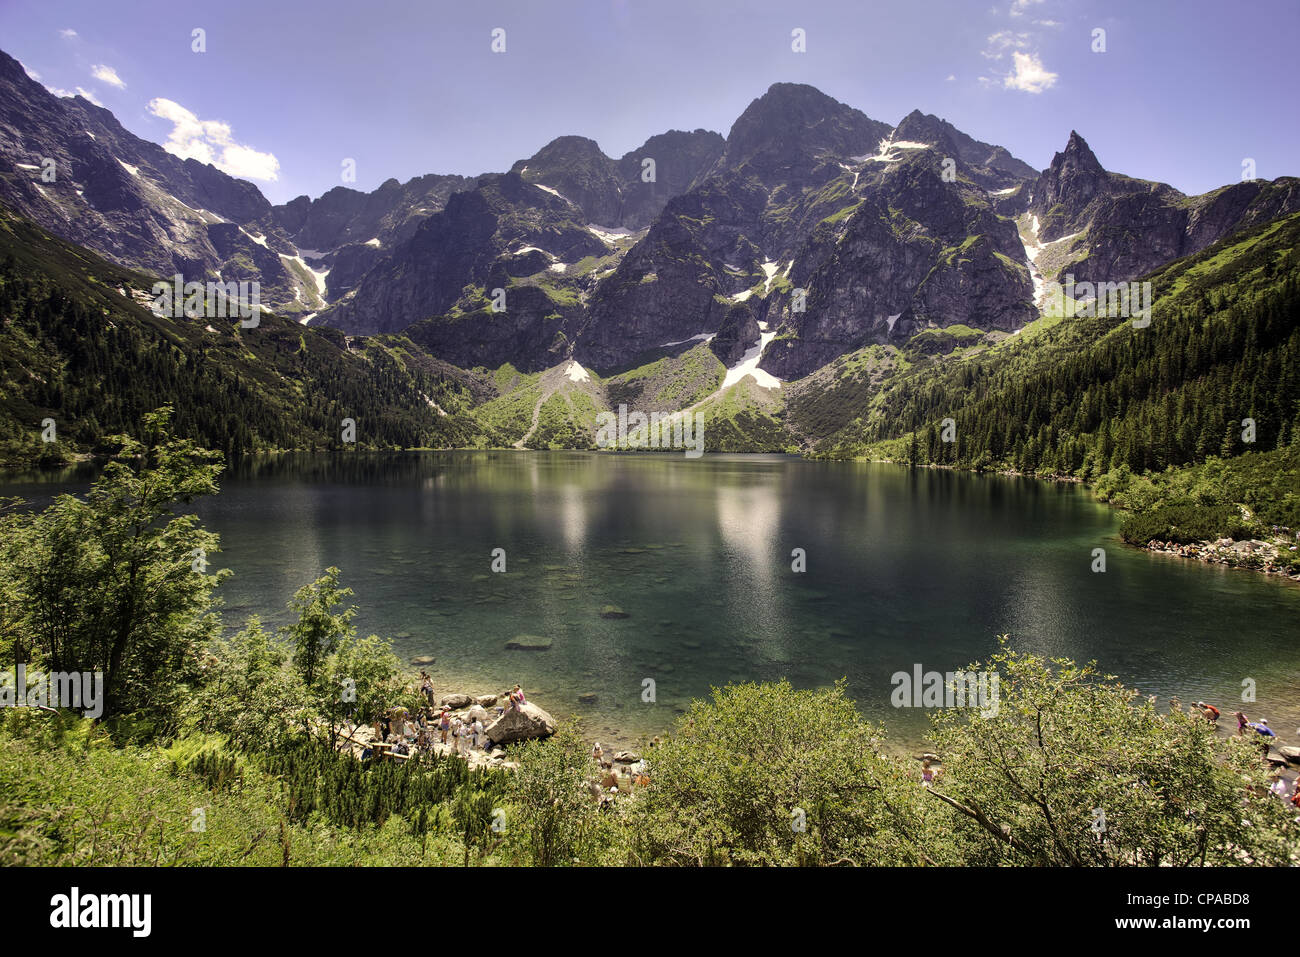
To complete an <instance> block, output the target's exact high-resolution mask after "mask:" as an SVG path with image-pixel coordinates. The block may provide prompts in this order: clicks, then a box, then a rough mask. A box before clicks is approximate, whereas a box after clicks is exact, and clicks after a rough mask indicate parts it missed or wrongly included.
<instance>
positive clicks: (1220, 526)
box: [1119, 505, 1253, 545]
mask: <svg viewBox="0 0 1300 957" xmlns="http://www.w3.org/2000/svg"><path fill="white" fill-rule="evenodd" d="M1252 533H1253V530H1252V528H1251V525H1250V523H1249V522H1247V521H1246V520H1245V519H1244V518H1242V516H1241V512H1240V511H1239V510H1238V509H1237V508H1236V507H1235V506H1232V505H1162V506H1160V507H1158V508H1155V509H1153V510H1151V511H1150V512H1139V513H1138V514H1135V515H1129V516H1127V517H1126V518H1125V519H1124V521H1123V523H1122V524H1121V525H1120V530H1119V534H1120V537H1121V538H1123V539H1124V541H1126V542H1128V543H1129V544H1131V545H1145V544H1147V542H1150V541H1151V540H1153V539H1155V540H1157V541H1162V542H1178V543H1180V544H1184V545H1186V544H1190V543H1192V542H1203V541H1212V540H1214V539H1217V538H1233V539H1239V538H1250V537H1251V535H1252Z"/></svg>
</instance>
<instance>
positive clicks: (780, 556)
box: [0, 452, 1300, 744]
mask: <svg viewBox="0 0 1300 957" xmlns="http://www.w3.org/2000/svg"><path fill="white" fill-rule="evenodd" d="M69 487H71V488H73V489H74V490H76V489H79V488H83V487H84V483H74V484H72V485H71V486H69ZM51 491H52V487H51V485H49V484H47V483H46V484H39V485H21V484H12V483H11V484H9V485H7V486H5V487H4V488H3V489H0V492H3V493H4V494H20V495H25V496H27V497H30V498H33V499H34V500H42V499H44V498H47V497H48V496H49V494H51ZM195 508H196V510H197V512H198V513H199V514H200V516H201V517H202V519H203V520H204V522H206V523H207V524H208V525H209V527H211V528H212V529H214V530H215V531H217V532H219V533H220V535H221V539H222V551H221V553H220V554H219V555H217V556H215V557H214V560H213V567H225V568H230V569H231V570H232V571H233V572H234V576H233V577H232V578H231V579H230V580H229V581H228V582H227V583H226V584H225V585H223V586H222V589H221V594H222V595H223V597H224V599H225V602H226V607H225V616H226V620H227V623H228V624H232V625H233V624H239V623H242V621H243V619H244V618H245V617H246V616H247V615H250V614H254V613H256V614H258V615H261V616H262V619H263V621H264V622H265V623H266V624H268V625H271V626H275V625H281V624H284V623H286V622H287V621H288V620H289V617H290V616H289V614H288V612H287V611H286V609H285V605H286V603H287V602H288V600H289V598H290V597H291V595H292V594H293V592H294V590H295V589H297V588H298V587H300V586H301V585H303V584H305V583H307V582H310V581H312V580H313V579H314V578H316V577H317V576H319V575H320V574H321V572H322V571H323V570H324V569H325V568H326V567H328V566H330V565H337V566H338V567H339V568H341V569H342V571H343V579H344V583H345V584H347V585H349V586H350V587H352V588H353V589H354V590H355V592H356V594H355V596H354V597H353V599H352V601H353V602H354V603H355V604H356V606H357V607H358V614H357V618H356V624H357V627H358V629H359V630H360V631H361V632H362V633H363V634H368V633H370V632H375V633H378V634H380V635H383V636H386V637H391V638H392V639H393V643H394V646H395V648H396V650H397V652H398V654H400V655H401V656H402V657H403V659H406V658H409V657H411V656H414V655H422V654H428V655H433V656H434V657H435V658H436V659H437V661H436V664H434V665H433V666H432V667H431V668H429V670H430V671H431V672H432V674H433V675H434V679H435V688H436V689H437V691H438V692H439V693H442V692H444V691H450V690H465V691H470V692H477V693H482V692H499V691H501V690H503V689H505V688H507V687H509V686H510V685H511V684H513V683H514V682H516V681H517V682H519V683H520V684H522V685H523V687H524V690H525V691H526V692H527V693H528V694H529V696H530V698H531V699H532V700H535V701H537V702H538V703H539V704H541V705H542V706H543V707H545V708H547V709H548V710H550V711H551V712H552V713H554V714H556V715H557V716H559V715H569V714H577V715H580V716H581V717H582V719H583V728H584V731H585V732H586V733H587V735H588V736H589V737H595V738H598V739H600V740H602V741H610V742H614V743H624V744H631V743H634V742H636V741H637V740H639V739H640V738H642V737H644V736H647V735H651V734H655V733H659V732H661V731H663V730H666V729H667V728H668V727H669V726H670V725H671V723H672V721H673V719H674V718H675V717H676V715H677V713H679V711H680V710H681V709H684V708H685V707H686V706H687V704H688V703H689V701H690V700H691V699H692V698H697V697H706V696H707V695H708V694H709V689H710V686H713V685H725V684H726V683H728V682H732V681H746V680H772V679H777V678H782V677H785V678H789V680H790V681H791V682H792V683H793V684H794V685H795V686H797V687H816V686H822V685H826V684H829V683H831V682H834V681H835V680H837V679H839V678H845V679H847V684H848V692H849V694H850V696H852V697H853V698H854V699H856V700H857V701H858V703H859V705H860V707H861V708H862V710H863V712H864V713H865V714H866V715H867V716H868V717H869V718H871V719H873V720H877V721H881V722H884V723H885V724H886V726H887V728H888V729H889V734H890V738H891V739H896V740H898V741H900V742H906V743H915V742H916V741H918V740H919V738H920V736H921V734H922V733H923V732H924V729H925V728H926V726H927V722H928V718H927V714H926V712H925V710H924V709H920V708H916V709H911V708H904V709H895V708H894V707H892V706H891V704H890V694H891V692H892V691H893V685H892V683H891V681H890V678H891V676H892V675H893V674H894V673H895V672H899V671H903V672H908V673H909V674H910V673H912V671H913V669H914V667H915V666H917V665H920V666H921V667H922V670H923V671H940V672H948V671H956V670H959V669H961V668H962V667H963V666H965V665H967V664H969V663H971V662H972V661H975V660H977V659H981V658H984V657H986V656H987V655H989V654H990V653H991V652H993V651H994V650H995V648H996V645H997V641H996V635H998V634H999V633H1002V632H1008V633H1010V634H1011V635H1012V636H1013V644H1014V647H1017V648H1020V649H1024V650H1032V651H1035V652H1040V653H1043V654H1046V655H1052V656H1065V657H1070V658H1074V659H1076V660H1079V661H1085V660H1089V659H1096V660H1097V662H1098V664H1099V665H1100V666H1101V667H1102V668H1103V669H1104V670H1106V671H1108V672H1110V673H1113V674H1116V675H1118V676H1120V677H1121V678H1123V679H1124V680H1125V681H1126V682H1128V683H1130V684H1132V685H1134V686H1136V687H1138V688H1140V689H1141V690H1142V691H1143V692H1144V693H1148V694H1157V695H1159V696H1160V699H1161V700H1162V702H1163V701H1164V700H1165V699H1168V698H1169V697H1171V696H1173V695H1178V696H1180V697H1181V698H1182V699H1183V701H1186V702H1190V701H1195V700H1197V699H1198V698H1203V699H1205V700H1207V701H1210V702H1212V703H1214V704H1216V705H1217V706H1218V707H1219V708H1221V709H1222V710H1223V713H1224V716H1225V720H1226V721H1228V722H1231V719H1230V717H1229V715H1230V714H1231V712H1232V711H1233V710H1235V709H1237V708H1242V709H1243V710H1245V711H1246V712H1247V714H1249V715H1250V717H1251V718H1252V720H1254V719H1257V718H1258V717H1261V716H1262V717H1266V718H1268V719H1269V721H1270V723H1271V724H1272V726H1273V727H1274V728H1275V729H1276V730H1277V731H1278V732H1279V734H1281V735H1282V736H1283V738H1293V737H1295V736H1296V729H1297V727H1298V726H1300V627H1297V623H1298V622H1300V587H1297V586H1296V585H1295V584H1294V583H1292V582H1289V581H1286V580H1285V579H1279V578H1269V577H1266V576H1263V575H1259V574H1257V573H1249V572H1243V571H1234V570H1230V569H1226V568H1222V567H1217V566H1208V565H1202V564H1200V563H1197V562H1189V561H1186V560H1181V559H1175V558H1172V557H1168V556H1161V555H1154V554H1149V553H1147V552H1144V551H1140V550H1136V549H1130V548H1127V547H1125V546H1123V545H1122V544H1121V543H1120V541H1119V539H1118V536H1117V528H1118V518H1117V515H1116V513H1114V512H1113V511H1112V510H1110V509H1109V508H1107V507H1106V506H1105V505H1102V504H1100V503H1098V502H1097V501H1096V500H1095V499H1094V498H1093V497H1092V496H1091V494H1090V493H1089V492H1087V491H1086V490H1084V489H1082V488H1080V487H1078V486H1074V485H1067V484H1053V483H1047V482H1041V481H1037V480H1033V479H1024V478H1014V477H1007V476H995V475H982V476H981V475H971V474H966V473H958V472H950V471H942V470H929V469H918V470H908V469H906V468H904V467H901V466H893V465H884V464H863V463H838V462H836V463H831V462H811V461H804V460H801V459H798V458H794V457H786V456H755V455H706V456H704V457H703V458H698V459H687V458H685V457H684V456H683V455H681V454H680V453H675V454H636V455H609V454H594V453H564V452H554V453H545V452H453V453H438V452H430V453H409V454H400V455H341V456H325V455H320V456H283V457H275V458H271V459H262V460H257V461H245V462H243V463H241V464H240V465H239V466H237V467H235V468H234V469H232V470H230V471H228V472H227V473H225V474H224V475H223V477H222V492H221V494H220V495H219V496H217V497H215V498H213V499H210V500H207V501H203V502H199V503H196V506H195ZM496 548H502V549H505V560H506V571H505V572H504V573H493V572H492V571H491V563H492V552H493V549H496ZM796 548H801V549H803V550H804V552H805V554H806V563H807V564H806V567H807V570H806V571H805V572H803V573H797V572H795V571H793V570H792V567H791V563H792V561H793V559H792V557H791V552H792V550H793V549H796ZM1094 548H1104V549H1105V551H1106V571H1105V573H1094V572H1093V571H1092V570H1091V566H1092V564H1093V554H1092V550H1093V549H1094ZM606 605H617V606H619V607H620V608H621V609H622V611H623V612H624V613H626V614H627V616H628V617H626V618H621V619H608V618H602V617H601V614H600V613H601V609H602V607H603V606H606ZM519 634H530V635H540V636H544V637H547V638H550V639H551V640H552V642H553V644H552V647H551V648H550V650H547V651H518V650H507V649H506V647H505V645H506V643H507V642H509V641H510V640H511V639H512V638H513V637H514V636H516V635H519ZM1246 678H1252V679H1254V681H1255V682H1256V695H1257V697H1258V703H1256V704H1253V705H1251V704H1245V705H1242V704H1241V703H1240V696H1241V688H1242V681H1243V679H1246ZM646 679H652V680H653V681H654V683H655V688H654V690H655V697H656V701H655V702H654V703H653V704H651V703H646V702H644V701H643V700H642V692H643V688H644V687H645V686H644V681H645V680H646ZM580 696H588V697H587V700H586V701H585V702H580V700H579V699H580ZM590 696H594V700H593V699H592V698H591V697H590Z"/></svg>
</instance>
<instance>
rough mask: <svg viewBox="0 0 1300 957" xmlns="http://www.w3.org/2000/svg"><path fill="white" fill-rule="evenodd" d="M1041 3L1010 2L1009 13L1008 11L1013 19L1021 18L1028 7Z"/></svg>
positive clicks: (1022, 0)
mask: <svg viewBox="0 0 1300 957" xmlns="http://www.w3.org/2000/svg"><path fill="white" fill-rule="evenodd" d="M1042 2H1043V0H1012V3H1011V11H1010V12H1011V15H1012V16H1013V17H1019V16H1023V15H1024V13H1025V11H1026V10H1028V9H1029V8H1030V7H1032V6H1033V5H1034V4H1036V3H1042Z"/></svg>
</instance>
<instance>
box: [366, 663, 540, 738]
mask: <svg viewBox="0 0 1300 957" xmlns="http://www.w3.org/2000/svg"><path fill="white" fill-rule="evenodd" d="M419 691H420V696H421V697H422V698H423V699H424V702H425V704H424V706H423V707H421V708H418V709H416V710H415V712H414V714H411V713H408V711H407V709H406V708H403V707H393V708H388V709H387V710H386V711H384V712H383V713H382V714H381V715H380V716H379V717H377V718H376V719H375V721H374V725H373V732H374V735H373V737H372V738H371V746H370V747H368V748H365V749H364V750H363V752H362V755H361V756H362V758H363V759H364V758H369V757H372V756H374V755H375V754H376V753H378V752H379V751H381V750H386V751H388V752H389V753H390V754H393V755H399V756H401V757H410V756H411V754H412V753H413V751H414V750H418V751H421V752H425V753H428V752H431V751H433V750H434V745H435V743H438V744H442V745H443V746H444V747H450V748H451V749H452V750H453V751H454V752H455V753H456V754H464V755H468V754H470V753H472V752H474V751H482V750H487V748H488V747H489V746H490V745H491V742H490V741H489V740H488V737H487V734H486V727H485V724H484V720H483V714H482V713H481V712H480V713H479V714H477V715H476V714H474V713H473V712H471V713H470V714H468V715H464V716H462V715H459V714H453V713H452V710H451V709H450V708H449V707H447V706H446V705H435V704H434V691H433V678H432V677H431V676H430V675H429V673H428V672H427V671H423V670H421V671H420V685H419ZM527 703H528V701H527V698H525V696H524V691H523V689H522V688H521V687H519V685H517V684H516V685H515V686H514V688H512V689H511V690H510V692H509V693H508V694H507V695H506V702H505V704H503V705H499V706H498V707H497V708H496V714H497V717H500V716H501V715H502V714H503V713H505V711H506V710H507V709H509V710H511V711H520V710H522V709H523V707H524V705H525V704H527ZM489 723H490V722H489ZM376 743H379V744H382V745H384V746H385V747H384V748H376V747H375V746H374V745H375V744H376Z"/></svg>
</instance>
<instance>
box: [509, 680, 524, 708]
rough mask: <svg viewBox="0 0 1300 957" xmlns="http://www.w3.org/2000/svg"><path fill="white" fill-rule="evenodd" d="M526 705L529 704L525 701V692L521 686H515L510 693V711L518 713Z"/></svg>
mask: <svg viewBox="0 0 1300 957" xmlns="http://www.w3.org/2000/svg"><path fill="white" fill-rule="evenodd" d="M525 704H527V702H526V701H525V700H524V690H523V689H522V688H520V687H519V685H515V686H514V688H513V689H512V690H511V692H510V710H511V711H518V710H520V709H521V708H522V707H523V706H524V705H525Z"/></svg>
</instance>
